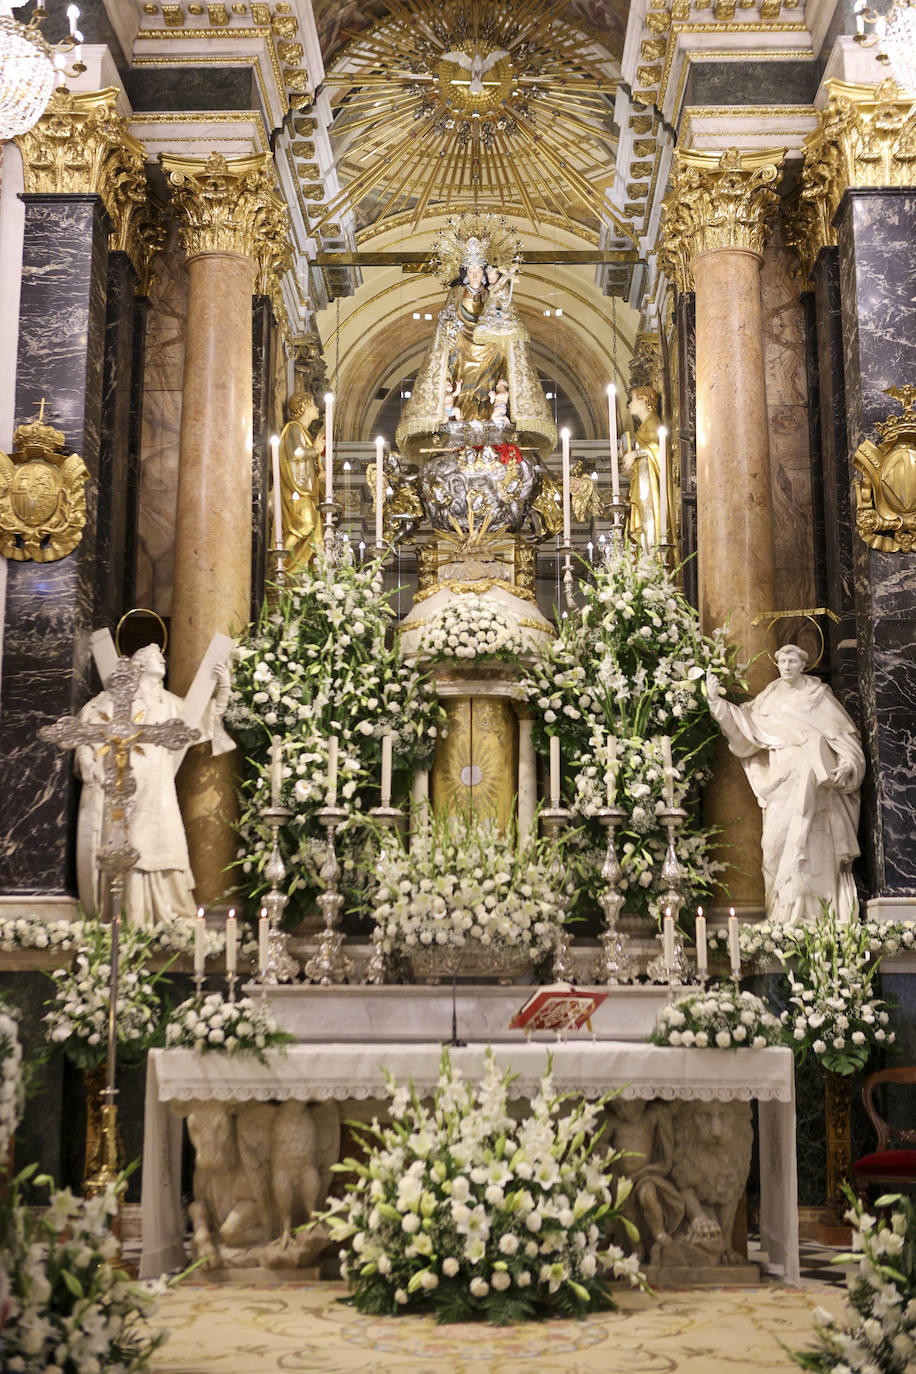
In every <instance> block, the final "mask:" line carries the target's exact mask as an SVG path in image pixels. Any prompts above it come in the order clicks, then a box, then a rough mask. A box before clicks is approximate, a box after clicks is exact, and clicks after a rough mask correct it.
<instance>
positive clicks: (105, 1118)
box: [83, 1064, 124, 1196]
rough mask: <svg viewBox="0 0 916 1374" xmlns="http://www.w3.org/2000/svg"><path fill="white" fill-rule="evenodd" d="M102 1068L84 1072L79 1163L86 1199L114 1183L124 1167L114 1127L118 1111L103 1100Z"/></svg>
mask: <svg viewBox="0 0 916 1374" xmlns="http://www.w3.org/2000/svg"><path fill="white" fill-rule="evenodd" d="M106 1079H107V1072H106V1066H105V1065H104V1064H99V1065H98V1067H97V1068H94V1069H85V1070H84V1072H83V1081H84V1083H85V1085H86V1157H85V1160H84V1163H83V1192H84V1193H85V1194H86V1195H87V1196H89V1195H93V1194H95V1193H99V1192H102V1190H103V1189H104V1188H106V1187H107V1186H108V1184H109V1183H114V1181H115V1179H116V1178H117V1177H118V1174H119V1173H120V1172H121V1169H122V1168H123V1167H124V1147H123V1145H122V1143H121V1131H120V1128H119V1126H118V1109H117V1107H116V1106H115V1105H114V1103H108V1102H107V1100H106V1098H105V1084H106Z"/></svg>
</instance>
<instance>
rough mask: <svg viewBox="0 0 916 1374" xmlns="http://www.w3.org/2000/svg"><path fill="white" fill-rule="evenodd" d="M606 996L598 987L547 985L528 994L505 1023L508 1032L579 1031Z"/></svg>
mask: <svg viewBox="0 0 916 1374" xmlns="http://www.w3.org/2000/svg"><path fill="white" fill-rule="evenodd" d="M606 997H607V991H606V990H604V991H603V990H602V989H601V988H574V987H573V986H572V985H571V984H570V983H548V984H547V985H546V986H544V987H541V988H538V990H537V992H534V993H532V995H531V996H530V997H529V998H528V1001H527V1002H525V1004H524V1005H523V1006H521V1007H519V1009H518V1011H517V1012H516V1013H515V1015H514V1016H513V1018H512V1020H511V1021H510V1022H509V1029H510V1030H523V1031H535V1030H555V1031H570V1030H581V1028H582V1027H583V1026H584V1025H585V1024H586V1022H588V1021H589V1020H590V1019H591V1017H592V1016H593V1015H594V1013H595V1012H596V1011H597V1010H598V1008H599V1007H600V1006H601V1003H602V1002H603V1001H604V999H605V998H606Z"/></svg>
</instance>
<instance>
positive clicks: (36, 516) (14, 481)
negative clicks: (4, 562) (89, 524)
mask: <svg viewBox="0 0 916 1374" xmlns="http://www.w3.org/2000/svg"><path fill="white" fill-rule="evenodd" d="M63 446H64V436H63V434H62V433H61V431H60V430H59V429H54V428H53V426H51V425H46V424H45V423H44V401H42V403H41V412H40V413H39V416H38V419H37V420H32V421H30V422H29V423H28V424H24V425H20V426H19V427H18V429H17V430H16V432H15V434H14V435H13V452H12V455H11V456H8V455H7V454H5V453H0V554H2V555H3V557H4V558H14V559H16V560H17V561H20V562H21V561H22V560H24V559H32V560H33V561H34V562H35V563H53V562H55V561H56V560H57V559H58V558H64V557H65V556H66V555H67V554H68V553H71V552H72V551H73V549H75V548H76V546H77V544H78V543H79V541H80V538H81V537H82V533H83V526H84V525H85V523H86V482H87V480H88V477H89V471H88V469H87V467H86V465H85V463H84V462H83V460H82V458H80V457H79V455H78V454H76V453H70V454H67V453H64V452H63Z"/></svg>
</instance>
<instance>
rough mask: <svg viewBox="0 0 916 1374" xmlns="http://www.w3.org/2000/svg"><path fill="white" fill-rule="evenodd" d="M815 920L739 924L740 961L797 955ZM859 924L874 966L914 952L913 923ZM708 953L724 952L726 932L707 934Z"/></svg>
mask: <svg viewBox="0 0 916 1374" xmlns="http://www.w3.org/2000/svg"><path fill="white" fill-rule="evenodd" d="M818 925H819V919H818V918H815V919H813V920H807V921H804V922H800V923H799V924H798V925H796V926H787V925H786V924H785V922H784V921H769V920H767V921H758V922H757V923H756V924H755V925H752V924H751V923H750V922H748V921H742V922H741V924H740V926H739V932H738V936H739V941H740V948H741V958H742V960H744V961H746V962H748V963H749V962H750V961H751V960H752V959H760V958H766V957H767V956H770V957H772V958H776V959H780V958H782V956H783V955H785V956H786V957H787V958H793V957H794V956H795V955H796V954H797V953H798V947H799V941H800V939H801V938H802V932H803V931H805V930H810V931H815V930H816V929H817V927H818ZM859 925H860V926H861V929H862V931H863V932H864V934H865V936H866V937H867V940H868V945H867V948H868V951H869V953H870V954H871V955H872V957H873V958H874V960H875V962H876V963H877V962H878V961H879V960H880V959H893V958H894V957H895V956H896V955H898V954H899V953H900V952H901V951H902V950H908V949H916V921H877V920H875V918H874V917H866V918H865V920H864V921H863V920H860V921H859ZM708 945H709V951H710V953H714V952H715V953H720V954H726V953H727V952H728V932H727V931H726V930H715V931H710V932H709V935H708Z"/></svg>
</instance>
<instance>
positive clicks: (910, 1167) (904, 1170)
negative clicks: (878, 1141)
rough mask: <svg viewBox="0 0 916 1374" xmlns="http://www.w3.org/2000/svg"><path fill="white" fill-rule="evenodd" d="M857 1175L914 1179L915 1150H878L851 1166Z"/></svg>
mask: <svg viewBox="0 0 916 1374" xmlns="http://www.w3.org/2000/svg"><path fill="white" fill-rule="evenodd" d="M853 1170H854V1172H855V1173H857V1174H893V1175H894V1176H895V1177H896V1178H910V1177H914V1178H916V1150H879V1151H878V1152H877V1153H876V1154H873V1155H863V1156H862V1158H861V1159H857V1160H856V1162H855V1164H854V1165H853Z"/></svg>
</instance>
